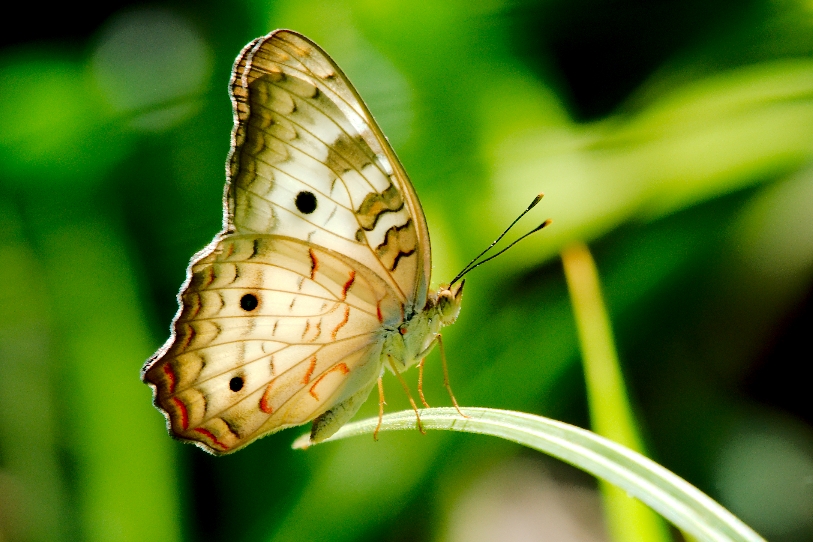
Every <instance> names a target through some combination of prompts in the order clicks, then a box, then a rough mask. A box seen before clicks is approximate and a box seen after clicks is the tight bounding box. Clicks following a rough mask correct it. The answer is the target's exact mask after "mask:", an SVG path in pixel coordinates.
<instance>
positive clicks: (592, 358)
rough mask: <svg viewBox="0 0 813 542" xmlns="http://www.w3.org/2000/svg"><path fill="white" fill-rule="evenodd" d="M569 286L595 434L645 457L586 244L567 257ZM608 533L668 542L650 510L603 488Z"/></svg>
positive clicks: (620, 541)
mask: <svg viewBox="0 0 813 542" xmlns="http://www.w3.org/2000/svg"><path fill="white" fill-rule="evenodd" d="M562 263H563V265H564V270H565V277H566V278H567V286H568V290H569V292H570V297H571V300H572V303H573V313H574V315H575V317H576V328H577V329H578V333H579V344H580V348H581V352H582V358H583V365H584V374H585V380H586V384H587V398H588V402H589V405H590V420H591V425H592V427H593V430H594V431H595V432H596V433H598V434H600V435H603V436H605V437H607V438H609V439H610V440H613V441H615V442H617V443H619V444H622V445H624V446H626V447H628V448H630V449H632V450H635V451H637V452H639V453H642V454H645V453H646V452H645V450H644V446H643V443H642V439H641V436H640V434H639V433H638V430H637V424H636V423H635V416H634V414H633V412H632V407H631V406H630V404H629V400H628V398H627V391H626V387H625V385H624V378H623V376H622V374H621V368H620V366H619V363H618V355H617V354H616V348H615V342H614V340H613V333H612V329H611V326H610V319H609V317H608V316H607V309H606V308H605V306H604V302H603V298H602V295H601V286H600V285H599V278H598V271H597V270H596V264H595V262H594V261H593V257H592V256H591V255H590V251H589V250H588V248H587V246H585V245H584V244H581V243H578V244H574V245H571V246H570V247H568V248H567V249H565V250H564V251H563V252H562ZM601 492H602V497H603V501H604V508H605V517H606V521H607V527H608V529H609V531H610V534H611V536H612V539H613V540H615V542H639V541H651V542H668V541H669V540H671V536H670V535H669V532H668V529H667V528H666V525H664V523H663V522H662V521H661V519H660V518H659V517H658V516H657V515H656V514H654V513H653V512H652V510H650V509H649V508H647V507H646V506H644V505H642V504H641V503H640V502H638V501H636V500H634V499H632V498H630V497H629V495H627V494H626V493H625V492H624V491H622V490H620V489H618V488H617V487H615V486H612V485H610V484H606V483H602V484H601Z"/></svg>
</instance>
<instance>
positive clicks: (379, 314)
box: [375, 301, 384, 324]
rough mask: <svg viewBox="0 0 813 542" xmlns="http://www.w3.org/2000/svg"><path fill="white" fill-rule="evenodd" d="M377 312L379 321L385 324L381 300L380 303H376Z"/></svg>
mask: <svg viewBox="0 0 813 542" xmlns="http://www.w3.org/2000/svg"><path fill="white" fill-rule="evenodd" d="M375 313H376V316H378V321H379V322H381V323H382V324H383V323H384V315H383V314H381V301H379V302H378V304H376V306H375Z"/></svg>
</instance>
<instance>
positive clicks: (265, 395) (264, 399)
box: [260, 380, 274, 414]
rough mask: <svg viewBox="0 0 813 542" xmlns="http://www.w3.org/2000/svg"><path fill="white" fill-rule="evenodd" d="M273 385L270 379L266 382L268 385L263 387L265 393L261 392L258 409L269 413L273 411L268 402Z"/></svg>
mask: <svg viewBox="0 0 813 542" xmlns="http://www.w3.org/2000/svg"><path fill="white" fill-rule="evenodd" d="M273 387H274V381H273V380H272V381H271V382H269V383H268V386H267V387H266V388H265V393H263V396H262V397H261V398H260V410H262V411H263V412H265V413H266V414H271V413H272V412H274V409H273V408H272V407H271V405H270V404H269V401H271V388H273Z"/></svg>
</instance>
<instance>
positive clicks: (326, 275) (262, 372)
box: [144, 235, 400, 453]
mask: <svg viewBox="0 0 813 542" xmlns="http://www.w3.org/2000/svg"><path fill="white" fill-rule="evenodd" d="M190 271H191V275H190V280H189V281H188V284H187V286H186V288H185V289H184V290H183V291H182V294H181V303H182V308H181V311H180V312H179V316H178V318H177V319H176V321H175V324H174V334H173V337H172V338H171V340H170V342H168V343H167V345H166V346H165V347H164V348H163V349H162V350H161V351H159V352H158V353H157V354H156V356H154V360H153V361H152V363H151V364H150V365H149V366H148V367H147V369H146V370H145V374H144V379H145V380H146V381H147V382H149V383H150V384H152V385H153V386H154V387H155V388H156V396H155V402H156V405H157V406H159V407H160V408H161V409H162V410H163V411H165V412H166V413H167V414H168V419H169V421H170V426H171V429H172V432H173V433H174V434H175V435H176V436H179V437H180V438H183V439H188V440H193V441H197V442H199V443H201V444H203V445H204V447H205V448H207V449H208V450H209V451H213V452H215V453H223V452H231V451H234V450H235V449H237V448H239V447H242V446H244V445H246V444H248V443H249V442H251V441H252V440H254V439H255V438H258V437H259V436H262V435H263V434H265V433H268V432H269V431H272V430H279V429H283V428H285V427H289V426H292V425H300V424H302V423H305V422H307V421H309V420H311V419H313V418H315V417H316V416H318V415H320V414H322V413H323V412H324V411H326V410H327V409H329V408H330V407H331V406H332V405H334V404H337V403H340V402H341V401H343V400H344V399H346V398H347V397H349V396H350V395H352V394H353V393H354V392H355V391H358V389H359V388H363V387H369V386H370V385H371V383H372V382H374V381H375V379H376V378H377V377H378V375H379V373H380V368H381V364H380V350H381V340H380V335H379V334H377V333H375V331H376V330H378V329H380V328H381V326H382V324H384V323H389V324H394V323H397V322H396V320H397V318H398V317H397V314H398V313H400V301H399V300H398V299H397V298H396V297H395V296H394V295H393V291H392V290H391V289H390V288H389V286H388V285H387V284H386V283H385V282H384V281H383V280H381V279H380V278H379V277H378V276H376V274H375V273H373V272H372V271H371V270H369V269H367V268H366V267H364V266H361V265H359V264H358V263H357V262H353V261H352V260H350V259H348V258H346V257H344V256H342V255H340V254H338V253H334V252H332V251H330V250H328V249H325V248H323V247H314V246H308V245H307V244H306V243H303V242H302V241H300V240H297V239H292V238H284V237H277V236H263V235H229V236H226V237H224V238H223V239H222V240H221V241H220V242H219V243H218V244H217V247H216V248H215V250H213V251H211V252H210V253H209V254H208V255H206V256H205V257H203V258H202V259H200V260H198V261H196V262H195V263H194V264H193V265H192V266H191V268H190ZM385 314H388V315H390V316H389V318H390V322H386V320H385V319H384V318H385V317H384V315H385Z"/></svg>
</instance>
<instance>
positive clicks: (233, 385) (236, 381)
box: [229, 376, 243, 391]
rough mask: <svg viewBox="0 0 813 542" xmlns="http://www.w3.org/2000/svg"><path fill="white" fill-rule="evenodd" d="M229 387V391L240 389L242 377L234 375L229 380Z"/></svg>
mask: <svg viewBox="0 0 813 542" xmlns="http://www.w3.org/2000/svg"><path fill="white" fill-rule="evenodd" d="M229 389H230V390H231V391H240V390H242V389H243V377H241V376H235V377H234V378H232V379H231V380H229Z"/></svg>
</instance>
